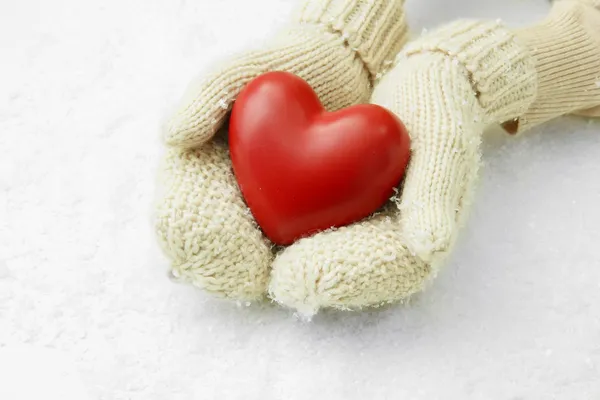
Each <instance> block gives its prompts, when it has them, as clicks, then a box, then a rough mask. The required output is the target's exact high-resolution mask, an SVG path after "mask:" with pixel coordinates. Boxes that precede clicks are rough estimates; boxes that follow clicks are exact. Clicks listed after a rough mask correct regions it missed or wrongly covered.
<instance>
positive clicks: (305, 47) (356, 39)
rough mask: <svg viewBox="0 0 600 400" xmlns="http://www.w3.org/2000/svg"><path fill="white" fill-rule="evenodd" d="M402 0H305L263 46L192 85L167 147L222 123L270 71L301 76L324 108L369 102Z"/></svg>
mask: <svg viewBox="0 0 600 400" xmlns="http://www.w3.org/2000/svg"><path fill="white" fill-rule="evenodd" d="M403 3H404V0H306V1H305V2H304V3H302V4H301V7H300V8H299V10H298V13H296V14H294V16H293V18H292V20H291V21H290V24H289V27H288V28H286V29H285V30H284V31H282V32H280V33H279V34H278V35H276V37H275V38H274V39H273V40H271V41H270V42H269V43H267V45H266V46H264V47H262V48H260V49H257V50H253V51H249V52H247V53H245V54H242V55H239V56H237V57H234V58H233V59H231V60H227V61H226V62H225V63H224V64H223V66H222V67H220V68H216V69H215V71H214V72H213V73H212V74H210V73H209V74H208V75H206V76H204V77H203V78H202V79H200V80H199V81H197V82H193V83H192V84H191V85H190V87H189V88H188V90H187V92H186V94H185V95H184V96H183V99H182V102H181V106H180V107H179V110H178V111H177V112H176V113H175V115H174V116H173V117H172V119H171V120H170V122H169V123H168V126H167V129H166V134H165V140H166V142H167V143H168V144H170V145H175V146H180V147H184V148H193V147H197V146H199V145H201V144H202V143H205V142H206V141H207V140H209V139H210V138H211V137H212V136H213V135H214V134H215V132H216V131H217V130H218V129H219V127H220V126H221V125H222V124H223V122H224V121H225V118H226V116H227V114H228V112H229V111H230V108H231V105H232V103H233V101H234V100H235V98H236V96H237V95H238V93H239V92H240V90H241V89H242V88H243V87H244V85H246V84H247V83H248V82H249V81H250V80H252V79H254V78H255V77H257V76H258V75H260V74H263V73H265V72H268V71H288V72H291V73H294V74H296V75H298V76H300V77H301V78H303V79H305V80H306V81H307V82H308V83H309V84H310V85H311V86H312V87H313V89H314V90H315V91H316V92H317V94H318V95H319V97H320V99H321V101H322V102H323V105H324V106H325V107H326V108H327V109H328V110H331V111H333V110H337V109H340V108H344V107H347V106H350V105H352V104H357V103H366V102H368V101H369V98H370V95H371V91H372V81H373V80H374V79H375V77H377V76H378V74H379V73H380V71H381V70H382V69H383V67H384V66H385V65H390V64H391V63H392V61H393V59H394V57H395V56H396V55H397V53H398V51H400V49H401V47H402V46H403V44H404V43H405V42H406V40H407V29H406V24H405V18H404V13H403V7H402V6H403Z"/></svg>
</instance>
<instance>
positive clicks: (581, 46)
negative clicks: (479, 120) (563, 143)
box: [515, 0, 600, 132]
mask: <svg viewBox="0 0 600 400" xmlns="http://www.w3.org/2000/svg"><path fill="white" fill-rule="evenodd" d="M594 7H595V8H594ZM515 35H516V36H517V38H518V39H519V40H520V42H522V43H523V44H524V45H525V46H527V47H528V48H529V49H531V52H532V53H533V56H534V59H535V60H536V69H537V71H538V95H537V98H536V101H535V102H534V103H533V104H532V105H531V107H530V108H529V110H527V112H525V113H524V114H523V115H521V116H520V118H519V119H518V129H517V131H518V132H522V131H524V130H527V129H529V128H531V127H533V126H536V125H539V124H541V123H543V122H546V121H548V120H550V119H553V118H555V117H558V116H561V115H564V114H568V113H574V112H578V111H581V112H578V113H579V114H584V115H598V112H599V111H600V110H599V109H597V108H596V109H593V108H592V107H595V106H598V105H599V104H600V1H594V0H578V1H577V0H570V1H556V2H555V4H554V6H553V8H552V11H551V13H550V15H549V16H548V18H547V19H546V20H545V21H543V22H542V23H540V24H538V25H536V26H534V27H530V28H525V29H521V30H518V31H516V32H515ZM585 109H589V110H588V111H587V112H585V111H582V110H585Z"/></svg>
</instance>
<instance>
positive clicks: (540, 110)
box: [269, 0, 600, 314]
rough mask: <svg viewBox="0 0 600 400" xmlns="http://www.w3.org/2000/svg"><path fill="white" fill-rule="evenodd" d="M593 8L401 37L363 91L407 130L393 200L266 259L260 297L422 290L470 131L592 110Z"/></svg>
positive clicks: (583, 5) (441, 251)
mask: <svg viewBox="0 0 600 400" xmlns="http://www.w3.org/2000/svg"><path fill="white" fill-rule="evenodd" d="M598 81H600V6H599V5H598V2H594V1H589V0H588V1H583V0H581V1H567V0H563V1H558V2H557V3H556V4H555V5H554V6H553V9H552V12H551V14H550V15H549V16H548V18H547V19H546V20H545V21H544V22H542V23H541V24H538V25H535V26H532V27H529V28H527V29H522V30H518V31H514V32H513V31H509V30H508V29H506V28H504V27H503V26H502V24H501V23H499V22H470V21H459V22H456V23H452V24H449V25H448V26H446V27H443V28H442V29H440V30H438V31H437V32H435V33H433V34H431V35H429V36H427V37H423V38H422V39H420V40H418V41H416V42H414V43H412V44H409V45H408V46H407V48H406V49H405V50H404V51H403V52H402V54H401V56H400V57H399V58H398V60H397V66H395V67H394V69H393V70H392V71H391V72H390V73H388V74H387V75H386V76H385V77H384V78H383V79H382V81H381V82H379V84H378V85H377V87H376V88H375V91H374V93H373V98H372V100H373V102H374V103H377V104H380V105H382V106H384V107H387V108H388V109H390V110H392V111H393V112H395V113H396V114H397V115H398V116H399V117H400V118H401V119H402V121H404V123H405V124H406V126H407V128H408V130H409V132H410V134H411V137H412V159H411V162H410V164H409V167H408V170H407V175H406V179H405V181H404V183H403V187H402V192H401V195H398V196H395V197H394V198H392V201H391V202H390V203H389V204H388V206H387V207H386V208H385V209H384V210H382V212H380V213H379V214H377V215H375V216H373V217H372V218H370V219H368V220H366V221H362V222H359V223H356V224H354V225H351V226H347V227H343V228H340V229H337V230H333V231H329V232H323V233H320V234H317V235H315V236H313V237H310V238H307V239H303V240H300V241H298V242H297V243H295V244H294V245H292V246H290V247H288V248H287V249H286V250H284V251H283V252H282V253H280V254H279V255H278V256H277V258H276V260H275V261H274V263H273V272H272V277H271V283H270V288H269V290H270V292H271V295H272V297H273V298H274V299H275V300H276V301H278V302H280V303H282V304H284V305H287V306H290V307H293V308H296V309H297V310H299V311H300V312H303V313H306V314H312V313H315V312H316V311H317V310H318V309H319V308H320V307H337V308H360V307H363V306H373V305H380V304H382V303H388V302H393V301H397V300H401V299H404V298H406V297H407V296H409V295H411V294H412V293H415V292H417V291H419V290H420V289H422V287H423V285H424V283H425V282H426V281H427V279H428V278H430V277H432V276H434V275H435V272H436V270H437V267H438V265H439V262H440V261H442V260H443V259H444V257H445V256H446V255H447V254H448V252H449V251H450V249H451V247H452V245H453V242H454V239H455V236H456V232H457V226H458V225H460V222H461V218H462V217H464V214H465V211H466V210H467V208H468V207H467V206H468V204H469V201H470V198H471V193H472V189H473V184H474V182H475V181H476V177H477V170H478V168H479V164H480V149H479V147H480V141H481V136H482V132H483V131H484V129H485V128H486V127H487V126H489V125H490V124H496V123H504V126H505V128H506V129H507V130H510V131H511V132H522V131H523V130H525V129H527V128H530V127H532V126H535V125H537V124H539V123H542V122H544V121H547V120H549V119H551V118H554V117H557V116H559V115H563V114H565V113H570V112H572V111H575V110H580V109H589V108H591V107H593V106H598V105H600V84H599V83H598Z"/></svg>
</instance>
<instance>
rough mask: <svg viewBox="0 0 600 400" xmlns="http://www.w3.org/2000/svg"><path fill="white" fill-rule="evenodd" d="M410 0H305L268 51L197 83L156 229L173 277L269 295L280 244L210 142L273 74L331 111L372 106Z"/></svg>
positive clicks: (175, 129) (179, 126) (220, 289)
mask: <svg viewBox="0 0 600 400" xmlns="http://www.w3.org/2000/svg"><path fill="white" fill-rule="evenodd" d="M403 3H404V0H305V1H304V3H302V4H301V7H300V9H299V10H298V13H297V14H296V15H295V17H294V18H293V20H292V21H291V22H290V24H289V27H288V29H286V30H285V31H283V32H281V33H280V34H279V35H278V36H277V37H275V38H274V39H273V40H272V41H271V42H270V43H269V44H268V45H267V46H266V47H264V48H262V49H260V50H256V51H250V52H248V53H246V54H243V55H241V56H238V57H236V58H234V59H233V60H230V61H229V62H228V63H226V64H225V65H224V66H223V67H222V68H220V69H218V70H216V71H215V72H214V73H212V74H208V75H207V76H206V77H205V78H204V79H203V80H201V81H200V82H199V84H197V85H193V86H191V87H190V89H189V90H188V93H187V95H186V96H184V100H183V105H182V107H181V108H180V110H179V111H178V112H177V113H176V114H175V116H174V117H173V118H172V120H171V122H170V124H169V125H168V129H167V132H166V141H167V143H168V144H170V145H172V146H173V147H172V148H170V149H169V150H168V152H167V156H166V160H165V168H164V174H163V176H162V181H163V183H162V184H163V186H164V188H163V192H164V196H162V199H161V200H160V202H159V207H158V212H157V219H156V229H157V232H158V237H159V241H160V243H161V247H162V248H163V250H164V252H165V253H166V254H167V256H168V257H169V258H170V260H171V262H172V273H173V275H175V276H176V277H178V278H180V279H182V280H184V281H189V282H191V283H193V284H195V285H197V286H199V287H202V288H204V289H206V290H208V291H210V292H213V293H215V294H218V295H221V296H224V297H230V298H235V299H244V300H252V299H257V298H259V297H262V296H263V295H264V293H265V292H266V287H267V280H268V276H269V269H270V264H271V261H272V258H273V253H272V249H271V244H270V243H269V242H268V241H267V240H266V239H265V238H264V237H263V235H262V233H261V232H260V230H259V228H258V227H257V226H256V223H255V222H254V219H253V218H252V215H251V214H250V211H249V210H248V208H247V207H246V205H245V203H244V201H243V199H242V196H241V194H240V191H239V188H238V186H237V183H236V181H235V178H234V176H233V174H232V171H231V164H230V160H229V155H228V150H227V146H226V144H225V143H224V142H223V141H222V140H217V139H215V140H212V141H209V140H210V139H211V138H212V137H213V135H214V134H215V133H216V132H217V130H218V129H219V127H220V126H221V125H222V124H223V122H224V121H225V119H226V116H227V113H228V111H229V108H230V106H231V104H232V102H233V101H234V100H235V97H236V96H237V94H238V93H239V91H240V90H241V89H242V87H243V86H244V85H245V84H246V83H248V82H249V81H250V80H252V79H253V78H255V77H256V76H258V75H260V74H262V73H265V72H267V71H275V70H279V71H288V72H292V73H294V74H297V75H299V76H300V77H302V78H304V79H305V80H306V81H307V82H308V83H309V84H310V85H311V86H312V87H313V88H314V89H315V91H316V92H317V94H318V95H319V97H320V99H321V101H322V102H323V104H324V106H325V107H326V108H327V109H328V110H336V109H340V108H343V107H346V106H349V105H352V104H356V103H365V102H368V100H369V98H370V96H371V92H372V90H371V87H372V81H373V80H374V79H375V78H376V77H377V76H379V75H380V74H381V71H382V70H383V69H384V67H385V66H388V67H389V66H391V64H392V62H393V60H394V58H395V56H396V55H397V53H398V51H400V48H401V47H402V45H403V44H404V43H405V42H406V35H407V29H406V24H405V20H404V14H403V8H402V7H403Z"/></svg>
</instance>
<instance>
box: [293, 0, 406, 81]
mask: <svg viewBox="0 0 600 400" xmlns="http://www.w3.org/2000/svg"><path fill="white" fill-rule="evenodd" d="M297 18H298V20H299V22H300V23H313V24H320V25H325V26H326V28H327V29H328V30H329V31H332V32H336V33H339V34H340V35H341V36H342V37H343V38H344V40H345V42H346V43H347V45H348V46H349V47H350V48H351V49H353V50H355V51H356V52H357V54H358V55H359V56H360V58H361V59H362V60H363V62H364V63H365V66H366V67H367V69H368V70H369V73H370V74H371V75H372V76H373V77H376V76H378V74H380V73H382V72H383V70H384V68H385V67H386V66H388V65H391V64H392V62H393V59H394V58H395V57H396V55H397V54H398V52H399V51H400V49H401V48H402V47H403V46H404V44H405V43H406V41H407V40H408V32H407V25H406V19H405V16H404V0H306V1H305V2H304V3H303V4H302V6H301V8H300V10H299V13H298V16H297Z"/></svg>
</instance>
